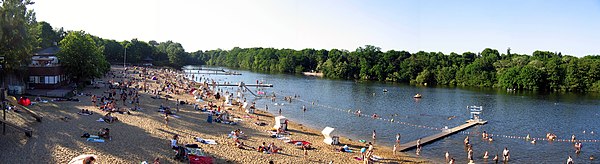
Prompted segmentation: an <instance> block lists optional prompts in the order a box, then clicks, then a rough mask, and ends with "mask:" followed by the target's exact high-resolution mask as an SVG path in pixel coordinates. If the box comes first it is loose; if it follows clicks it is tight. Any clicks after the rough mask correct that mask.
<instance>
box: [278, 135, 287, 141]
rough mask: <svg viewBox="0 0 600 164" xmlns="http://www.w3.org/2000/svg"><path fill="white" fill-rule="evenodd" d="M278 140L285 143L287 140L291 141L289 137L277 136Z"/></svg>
mask: <svg viewBox="0 0 600 164" xmlns="http://www.w3.org/2000/svg"><path fill="white" fill-rule="evenodd" d="M277 139H278V140H284V141H285V140H289V139H290V138H289V137H284V136H277Z"/></svg>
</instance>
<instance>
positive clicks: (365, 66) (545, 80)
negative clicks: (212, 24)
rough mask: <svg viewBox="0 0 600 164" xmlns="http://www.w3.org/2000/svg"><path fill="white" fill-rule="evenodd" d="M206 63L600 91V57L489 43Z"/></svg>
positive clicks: (222, 58) (212, 54) (219, 56)
mask: <svg viewBox="0 0 600 164" xmlns="http://www.w3.org/2000/svg"><path fill="white" fill-rule="evenodd" d="M200 56H204V57H203V58H201V59H198V60H200V61H205V63H206V64H208V65H215V66H226V67H236V68H242V69H248V70H253V71H268V72H285V73H300V72H304V71H318V72H322V73H324V76H325V77H328V78H337V79H353V80H376V81H391V82H404V83H411V84H417V85H446V86H477V87H497V88H506V89H515V90H542V91H569V92H600V56H598V55H595V56H585V57H582V58H577V57H573V56H569V55H562V54H561V53H560V52H558V53H556V52H549V51H535V52H533V54H532V55H525V54H516V53H511V52H510V48H509V49H507V51H506V53H500V52H498V50H495V49H491V48H486V49H484V50H483V51H481V52H478V53H473V52H464V53H462V54H457V53H454V52H453V53H450V54H447V55H446V54H444V53H441V52H424V51H419V52H416V53H410V52H407V51H396V50H389V51H386V52H382V51H381V48H379V47H375V46H371V45H366V46H364V47H359V48H357V49H356V50H354V51H348V50H339V49H332V50H324V49H322V50H315V49H303V50H292V49H274V48H237V47H236V48H233V49H232V50H229V51H227V50H221V49H217V50H210V51H205V52H203V54H201V55H200Z"/></svg>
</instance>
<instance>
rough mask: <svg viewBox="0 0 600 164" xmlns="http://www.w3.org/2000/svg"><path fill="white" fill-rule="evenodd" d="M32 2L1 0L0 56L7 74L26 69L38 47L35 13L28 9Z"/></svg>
mask: <svg viewBox="0 0 600 164" xmlns="http://www.w3.org/2000/svg"><path fill="white" fill-rule="evenodd" d="M31 4H33V2H31V1H30V0H3V1H0V5H1V6H0V56H2V57H4V61H5V63H4V67H3V69H4V71H5V73H7V74H13V73H15V74H17V75H18V74H19V73H17V72H23V71H25V69H26V68H27V67H26V66H27V65H28V64H29V61H30V60H31V55H32V54H33V53H32V52H33V51H34V49H35V48H36V47H37V39H36V38H35V37H36V33H37V31H36V28H33V27H34V26H36V25H37V23H36V21H35V13H34V12H33V10H27V5H31Z"/></svg>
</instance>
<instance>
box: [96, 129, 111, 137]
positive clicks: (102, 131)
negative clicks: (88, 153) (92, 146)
mask: <svg viewBox="0 0 600 164" xmlns="http://www.w3.org/2000/svg"><path fill="white" fill-rule="evenodd" d="M98 137H102V138H104V139H110V138H111V137H110V129H108V128H104V129H100V131H99V132H98Z"/></svg>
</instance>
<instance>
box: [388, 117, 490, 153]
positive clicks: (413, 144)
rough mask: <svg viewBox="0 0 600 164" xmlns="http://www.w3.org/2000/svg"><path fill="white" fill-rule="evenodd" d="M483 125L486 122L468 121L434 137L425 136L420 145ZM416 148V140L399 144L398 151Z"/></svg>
mask: <svg viewBox="0 0 600 164" xmlns="http://www.w3.org/2000/svg"><path fill="white" fill-rule="evenodd" d="M485 123H487V121H483V120H481V121H472V120H469V121H467V123H465V124H462V125H459V126H457V127H454V128H451V129H446V130H443V131H442V132H440V133H437V134H434V135H431V136H427V137H425V138H421V145H425V144H429V143H431V142H433V141H436V140H438V139H442V138H444V137H446V136H448V135H450V134H454V133H456V132H459V131H462V130H465V129H467V128H470V127H472V126H475V125H483V124H485ZM416 147H417V140H415V141H411V142H408V143H404V144H400V147H398V151H406V150H409V149H413V148H416Z"/></svg>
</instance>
